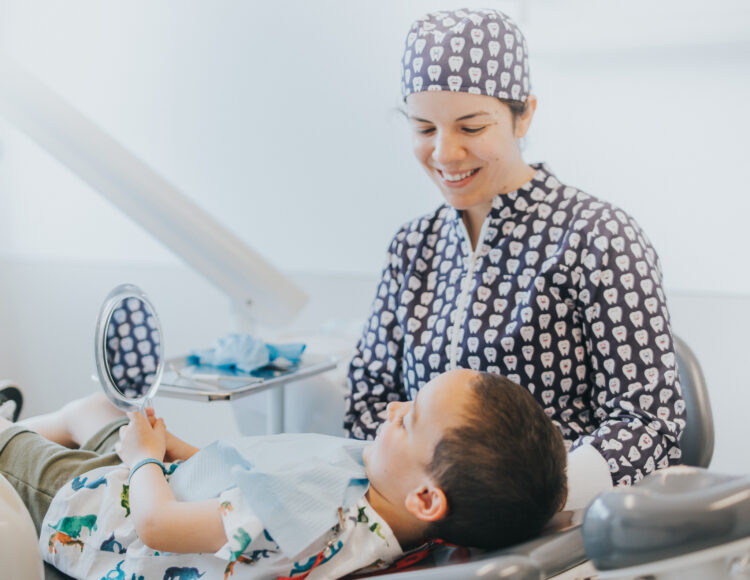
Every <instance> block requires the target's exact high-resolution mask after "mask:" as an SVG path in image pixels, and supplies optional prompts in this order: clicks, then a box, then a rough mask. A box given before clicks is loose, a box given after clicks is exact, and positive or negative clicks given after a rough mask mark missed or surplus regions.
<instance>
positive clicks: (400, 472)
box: [365, 370, 567, 549]
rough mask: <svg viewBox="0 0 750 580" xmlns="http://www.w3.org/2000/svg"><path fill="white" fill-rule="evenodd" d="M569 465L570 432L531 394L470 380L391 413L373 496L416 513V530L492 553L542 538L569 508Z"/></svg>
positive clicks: (374, 455) (499, 382)
mask: <svg viewBox="0 0 750 580" xmlns="http://www.w3.org/2000/svg"><path fill="white" fill-rule="evenodd" d="M566 461H567V456H566V452H565V447H564V444H563V440H562V436H561V435H560V432H559V431H558V429H557V428H556V427H555V426H554V425H553V424H552V422H551V421H550V420H549V418H548V417H547V416H546V415H545V414H544V411H543V410H542V408H541V406H540V405H539V404H538V403H537V402H536V401H535V400H534V399H533V397H532V396H531V395H530V394H529V393H528V391H527V390H526V389H524V388H523V387H520V386H519V385H517V384H515V383H513V382H511V381H509V380H508V379H506V378H504V377H501V376H499V375H494V374H490V373H480V372H475V371H469V370H456V371H450V372H447V373H444V374H442V375H440V376H439V377H438V378H436V379H435V380H433V381H430V383H428V384H427V385H426V386H425V387H424V388H422V390H421V391H420V392H419V395H418V396H417V397H416V399H415V401H414V402H407V403H391V405H390V406H389V408H388V420H387V422H386V423H385V424H384V426H383V428H382V430H381V432H380V433H379V434H378V438H377V439H376V441H375V442H374V443H373V444H372V445H371V446H369V447H368V448H367V449H366V450H365V462H366V465H367V472H368V476H369V478H370V484H371V489H373V490H374V492H375V493H376V494H377V495H378V496H380V498H381V499H382V500H384V501H385V502H386V503H387V504H388V505H391V506H396V508H398V507H399V506H400V507H402V508H403V511H404V513H406V512H408V514H409V515H410V516H411V519H412V523H416V524H417V527H416V528H412V529H413V530H415V531H416V529H420V531H421V534H422V535H423V537H425V538H442V539H443V540H446V541H448V542H452V543H455V544H459V545H464V546H476V547H480V548H488V549H489V548H499V547H502V546H506V545H510V544H513V543H517V542H520V541H523V540H525V539H527V538H530V537H533V536H534V535H536V534H538V533H539V532H540V531H541V529H542V528H543V527H544V525H545V524H546V523H547V521H548V520H549V519H550V517H552V515H553V514H554V513H555V511H557V510H558V509H559V508H560V507H561V506H562V504H563V502H564V499H565V495H566V478H565V466H566ZM381 505H382V501H381ZM376 509H378V508H377V507H376ZM383 515H385V514H383ZM391 515H392V516H394V514H391ZM386 519H387V518H386ZM407 520H408V518H407ZM389 523H390V522H389ZM401 523H402V524H403V523H404V522H403V520H402V522H401ZM397 525H400V524H397ZM420 526H421V528H420ZM397 535H398V534H397Z"/></svg>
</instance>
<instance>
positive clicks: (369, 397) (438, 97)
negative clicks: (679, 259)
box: [345, 9, 685, 494]
mask: <svg viewBox="0 0 750 580" xmlns="http://www.w3.org/2000/svg"><path fill="white" fill-rule="evenodd" d="M401 62H402V94H403V98H404V101H405V103H406V109H407V116H408V119H409V123H410V126H411V129H412V143H413V149H414V154H415V156H416V158H417V160H418V162H419V163H420V164H421V165H422V167H423V168H424V169H425V171H426V172H427V174H428V175H429V176H430V178H431V179H432V181H433V182H434V183H435V185H436V186H437V187H438V189H439V191H440V193H441V194H442V196H443V198H444V199H445V202H446V203H444V204H443V205H442V206H440V207H439V208H438V209H437V210H436V211H434V212H433V213H430V214H428V215H426V216H423V217H420V218H417V219H415V220H413V221H411V222H409V223H407V224H405V225H404V226H403V227H402V228H401V229H400V230H399V231H398V232H397V234H396V236H395V237H394V238H393V241H392V242H391V246H390V249H389V253H388V257H387V260H386V266H385V268H384V270H383V273H382V279H381V282H380V285H379V286H378V289H377V292H376V297H375V300H374V302H373V307H372V314H371V317H370V320H369V323H368V324H367V326H366V329H365V332H364V334H363V336H362V339H361V341H360V343H359V346H358V350H357V353H356V354H355V356H354V358H353V360H352V362H351V366H350V372H349V381H350V388H351V392H350V396H349V398H348V407H347V415H346V421H345V426H346V429H347V430H348V432H349V434H350V435H351V436H353V437H357V438H371V437H373V436H374V434H375V431H376V429H377V428H378V426H379V425H380V424H381V423H382V422H383V421H384V420H386V419H387V415H388V411H387V405H388V404H389V403H390V402H394V401H408V400H414V399H415V398H416V395H417V393H418V392H419V391H420V389H422V388H423V387H424V386H425V385H426V384H427V383H428V382H429V381H430V380H431V379H433V378H435V377H436V376H438V374H439V373H441V372H443V371H447V370H451V369H456V368H467V369H474V370H482V371H489V372H491V373H496V374H502V375H505V376H507V377H508V378H509V379H511V380H512V381H515V382H517V383H519V384H521V385H522V386H524V387H525V388H526V389H527V390H528V391H529V392H530V393H531V394H532V395H533V397H534V398H535V399H536V401H537V402H538V404H539V405H541V407H542V408H543V409H544V412H545V413H546V414H547V415H548V416H549V417H550V418H551V419H552V420H553V422H554V423H555V424H556V425H557V426H558V427H559V429H560V431H561V432H562V435H563V437H564V439H565V441H566V446H567V448H568V450H569V451H571V452H572V453H571V456H570V467H569V479H570V488H571V492H572V494H575V493H576V486H577V480H579V478H580V480H583V479H586V480H588V481H596V482H597V484H596V485H595V486H594V487H597V488H598V489H604V488H606V487H609V486H611V485H612V484H616V485H629V484H631V483H634V482H637V481H639V480H640V479H641V478H642V477H644V476H645V475H646V474H648V473H650V472H652V471H654V470H655V469H657V468H661V467H666V466H668V465H671V464H675V463H679V461H680V448H679V444H678V440H679V436H680V433H681V431H682V429H683V427H684V425H685V409H684V402H683V401H682V397H681V394H680V387H679V384H678V383H679V379H678V376H677V372H676V367H675V355H674V345H673V341H672V332H671V328H670V324H669V314H668V311H667V306H666V300H665V296H664V292H663V290H662V287H661V280H662V277H661V266H660V263H659V260H658V257H657V255H656V252H655V251H654V249H653V248H652V247H651V245H650V243H649V241H648V238H647V237H646V235H645V234H644V233H643V231H642V230H641V229H640V227H639V226H638V224H637V223H636V222H635V220H633V218H632V217H630V216H629V215H628V214H627V213H625V212H624V211H622V210H621V209H619V208H618V207H615V206H613V205H611V204H609V203H606V202H604V201H601V200H598V199H596V198H594V197H592V196H590V195H588V194H586V193H583V192H582V191H580V190H578V189H576V188H574V187H570V186H566V185H564V184H562V183H561V182H560V181H559V180H558V179H557V177H556V176H555V175H554V174H553V173H552V171H551V170H550V169H549V168H548V167H547V166H546V165H544V164H528V163H526V161H525V160H524V159H523V156H522V154H521V150H520V148H519V145H518V140H519V139H520V138H521V137H523V136H524V135H526V133H527V131H528V130H529V127H530V125H531V122H532V119H533V117H534V113H535V111H536V108H537V98H536V97H535V96H534V95H533V94H532V92H531V83H530V77H529V61H528V56H527V48H526V41H525V39H524V36H523V34H522V33H521V31H520V30H519V29H518V28H517V26H516V25H515V24H514V23H513V22H512V21H511V20H510V19H509V18H508V17H507V16H506V15H505V14H503V13H501V12H498V11H496V10H469V9H465V10H454V11H443V12H435V13H432V14H428V15H427V16H426V17H424V18H422V19H419V20H417V21H416V22H414V24H413V25H412V27H411V29H410V31H409V32H408V35H407V38H406V43H405V46H404V52H403V58H402V61H401ZM509 102H510V103H513V105H512V107H511V105H509V104H508V103H509Z"/></svg>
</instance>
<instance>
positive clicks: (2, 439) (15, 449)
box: [0, 416, 128, 533]
mask: <svg viewBox="0 0 750 580" xmlns="http://www.w3.org/2000/svg"><path fill="white" fill-rule="evenodd" d="M127 423H128V418H127V417H125V416H123V417H121V418H119V419H116V420H114V421H112V422H111V423H109V424H108V425H105V426H104V427H102V428H101V429H100V430H99V431H98V432H97V433H95V434H94V436H93V437H91V439H89V440H88V441H87V442H86V443H85V444H84V445H83V446H81V447H80V448H79V449H69V448H67V447H63V446H62V445H59V444H58V443H54V442H52V441H49V440H48V439H45V438H44V437H42V436H41V435H39V434H38V433H35V432H34V431H30V430H28V429H26V428H25V427H23V426H20V425H18V426H14V427H11V428H9V429H6V430H5V431H3V432H2V433H0V474H2V475H3V476H4V477H5V478H6V479H7V480H8V481H9V482H10V484H11V485H12V486H13V487H14V489H15V490H16V492H17V493H18V495H20V496H21V499H22V500H23V503H24V504H25V505H26V507H27V508H28V510H29V513H30V514H31V519H32V520H33V521H34V526H35V527H36V530H37V533H39V529H40V526H41V523H42V520H44V515H45V514H46V513H47V510H48V509H49V506H50V503H51V502H52V498H53V497H54V496H55V493H57V491H58V490H59V489H60V488H61V487H62V486H63V485H65V484H66V483H67V482H69V481H70V480H71V479H73V478H75V477H76V476H78V475H81V474H83V473H86V472H87V471H91V470H92V469H96V468H97V467H106V466H116V465H120V464H121V463H122V460H121V459H120V458H119V457H118V455H117V454H116V453H115V452H114V448H115V444H116V443H117V441H118V440H119V433H118V431H119V429H120V427H122V426H123V425H126V424H127Z"/></svg>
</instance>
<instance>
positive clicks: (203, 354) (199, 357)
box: [187, 333, 305, 373]
mask: <svg viewBox="0 0 750 580" xmlns="http://www.w3.org/2000/svg"><path fill="white" fill-rule="evenodd" d="M304 350H305V345H304V344H300V343H289V344H271V343H266V342H263V341H262V340H260V339H258V338H256V337H254V336H252V335H250V334H235V333H230V334H226V335H224V336H222V337H221V338H219V339H217V340H216V343H215V344H214V348H209V349H202V350H194V351H193V352H192V353H191V354H190V355H189V356H188V357H187V362H188V364H191V365H204V366H212V367H216V368H221V369H227V370H239V371H242V372H246V373H249V372H251V371H254V370H256V369H259V368H261V367H264V366H266V365H268V364H270V363H274V364H277V365H281V366H286V365H294V364H297V363H298V362H299V361H300V358H301V357H302V353H303V352H304Z"/></svg>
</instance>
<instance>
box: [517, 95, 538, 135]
mask: <svg viewBox="0 0 750 580" xmlns="http://www.w3.org/2000/svg"><path fill="white" fill-rule="evenodd" d="M535 111H536V95H529V96H528V97H526V108H525V109H524V111H523V113H521V115H519V116H518V119H517V120H516V123H515V137H516V139H521V138H522V137H525V136H526V133H528V131H529V127H531V120H532V119H533V118H534V112H535Z"/></svg>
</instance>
